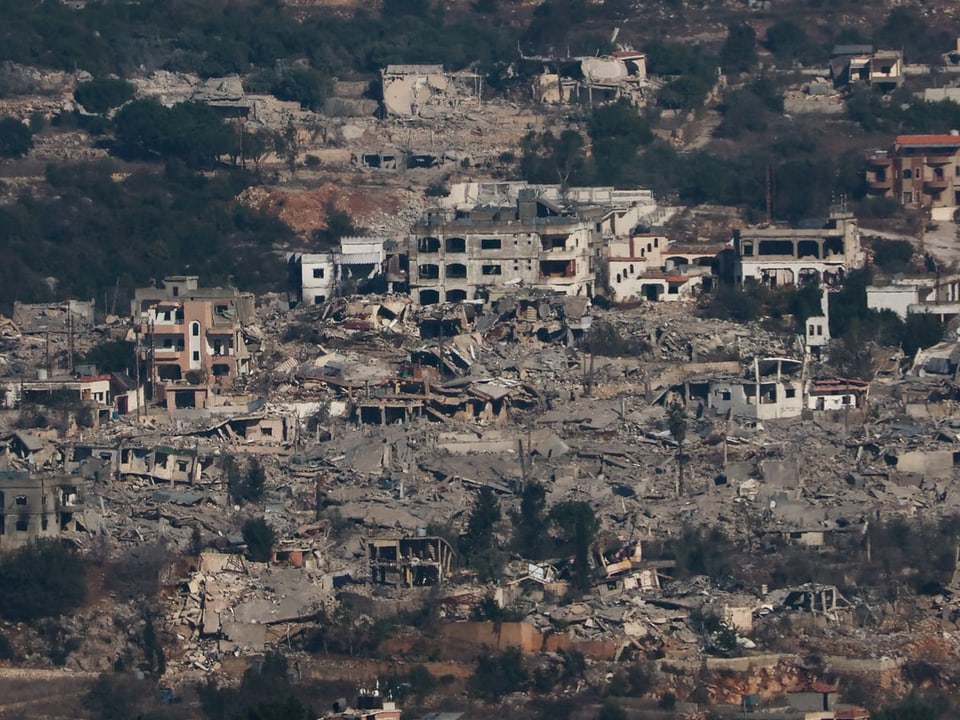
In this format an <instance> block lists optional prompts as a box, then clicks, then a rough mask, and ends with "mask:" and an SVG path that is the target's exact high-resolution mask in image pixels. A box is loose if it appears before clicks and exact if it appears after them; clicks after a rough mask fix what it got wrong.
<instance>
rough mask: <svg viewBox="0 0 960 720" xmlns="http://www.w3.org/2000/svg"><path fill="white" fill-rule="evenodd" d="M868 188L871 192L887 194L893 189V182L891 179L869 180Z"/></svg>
mask: <svg viewBox="0 0 960 720" xmlns="http://www.w3.org/2000/svg"><path fill="white" fill-rule="evenodd" d="M867 187H868V188H869V189H870V191H871V192H886V191H887V190H891V189H892V188H893V180H892V179H890V178H883V179H882V180H880V179H875V180H868V181H867Z"/></svg>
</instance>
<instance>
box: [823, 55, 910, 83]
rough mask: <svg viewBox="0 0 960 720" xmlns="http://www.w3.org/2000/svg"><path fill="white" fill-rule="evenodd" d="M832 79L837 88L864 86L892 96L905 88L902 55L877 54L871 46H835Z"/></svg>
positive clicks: (831, 60) (831, 69)
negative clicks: (891, 93) (900, 88)
mask: <svg viewBox="0 0 960 720" xmlns="http://www.w3.org/2000/svg"><path fill="white" fill-rule="evenodd" d="M830 75H831V77H832V79H833V84H834V86H835V87H843V86H846V85H857V84H860V83H862V84H864V85H871V86H873V87H876V88H878V89H880V90H881V91H883V92H891V91H893V90H896V89H897V88H898V87H900V85H901V84H903V78H904V74H903V52H902V51H900V50H877V51H876V52H874V49H873V46H871V45H836V46H834V48H833V52H832V53H831V56H830Z"/></svg>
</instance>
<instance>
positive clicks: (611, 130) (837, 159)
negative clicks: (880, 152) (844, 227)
mask: <svg viewBox="0 0 960 720" xmlns="http://www.w3.org/2000/svg"><path fill="white" fill-rule="evenodd" d="M782 102H783V99H782V96H781V95H780V93H779V92H778V90H777V89H776V88H774V87H773V86H772V84H771V83H770V82H769V81H768V80H766V79H763V78H761V79H760V80H758V81H756V82H754V83H752V84H750V85H749V86H747V87H746V88H744V89H743V90H739V91H736V92H735V93H732V94H731V96H730V97H729V98H728V99H727V101H726V103H725V105H724V108H723V110H724V113H725V120H724V123H723V125H722V126H721V129H720V134H726V135H730V136H732V137H738V136H740V135H741V134H742V133H743V132H745V131H751V130H760V129H761V128H763V127H765V124H766V123H767V121H768V119H769V118H770V117H771V116H772V114H773V113H775V112H776V111H777V108H782ZM651 120H652V119H651V117H650V116H642V115H640V114H639V112H638V111H637V110H636V109H634V108H630V107H629V105H627V104H626V103H625V102H623V103H616V104H614V105H610V106H607V107H606V108H598V109H597V110H595V111H594V112H593V113H592V115H591V116H590V118H589V121H588V124H589V127H590V140H591V143H592V146H593V154H592V155H591V156H588V155H587V150H586V148H587V143H586V139H585V138H584V137H583V136H582V135H581V134H580V133H579V132H577V131H576V130H572V129H567V130H563V131H562V132H560V133H559V134H554V133H553V132H550V131H547V132H544V133H532V134H530V135H528V136H527V137H526V138H524V139H523V141H522V142H521V158H520V164H519V167H520V174H521V176H522V177H523V179H524V180H527V181H529V182H538V183H539V182H543V183H561V184H568V185H589V184H594V183H596V184H606V183H611V182H613V183H616V184H619V185H624V186H639V187H648V188H650V189H651V190H653V191H654V193H656V194H657V195H658V196H661V197H663V196H666V197H674V198H677V199H678V200H679V201H680V202H682V203H685V204H691V205H697V204H716V205H728V206H738V207H743V208H745V209H746V211H747V214H748V220H750V221H756V220H759V219H760V218H761V217H763V215H764V214H765V211H766V190H767V185H766V183H767V177H768V175H769V176H770V177H771V178H772V180H773V182H772V185H773V194H772V200H773V210H774V215H775V217H776V218H778V219H783V220H788V221H793V222H795V221H798V220H800V219H803V218H809V217H817V216H820V217H824V216H826V214H827V212H828V211H829V206H830V203H831V198H832V197H836V196H841V195H842V196H844V197H846V198H848V199H850V200H859V199H861V198H863V197H864V196H865V192H866V186H865V184H864V177H863V172H862V170H863V156H862V153H860V152H858V151H856V150H851V151H849V152H846V153H842V154H839V155H838V154H834V153H821V152H819V143H818V142H817V141H816V140H815V139H814V138H812V137H810V136H808V135H805V134H804V133H790V134H788V135H784V136H783V137H782V138H779V139H777V140H775V141H773V142H772V143H771V144H769V145H767V146H765V147H763V148H759V149H755V150H747V151H745V152H742V153H740V154H738V155H735V156H729V157H722V156H719V155H715V154H713V153H710V152H706V151H694V152H689V153H678V152H677V151H676V150H675V149H674V148H673V147H671V146H670V145H669V144H667V143H665V142H662V141H657V140H654V139H653V137H652V132H651V129H650V127H651V124H652V122H651Z"/></svg>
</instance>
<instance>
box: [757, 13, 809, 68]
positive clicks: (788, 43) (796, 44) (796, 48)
mask: <svg viewBox="0 0 960 720" xmlns="http://www.w3.org/2000/svg"><path fill="white" fill-rule="evenodd" d="M808 43H809V40H808V39H807V33H806V31H805V30H804V29H803V28H802V27H801V26H800V25H797V23H795V22H793V21H792V20H778V21H777V22H775V23H774V24H773V25H771V26H770V27H769V28H767V35H766V40H765V41H764V44H765V45H766V46H767V49H768V50H769V51H770V52H771V53H773V55H774V57H776V58H777V61H778V62H781V63H784V64H790V63H793V62H796V61H798V60H801V59H802V58H803V56H804V55H805V53H806V51H807V45H808Z"/></svg>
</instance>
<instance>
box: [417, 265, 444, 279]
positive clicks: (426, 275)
mask: <svg viewBox="0 0 960 720" xmlns="http://www.w3.org/2000/svg"><path fill="white" fill-rule="evenodd" d="M417 277H419V278H420V279H421V280H436V279H438V278H439V277H440V266H439V265H433V264H425V265H418V266H417Z"/></svg>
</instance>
